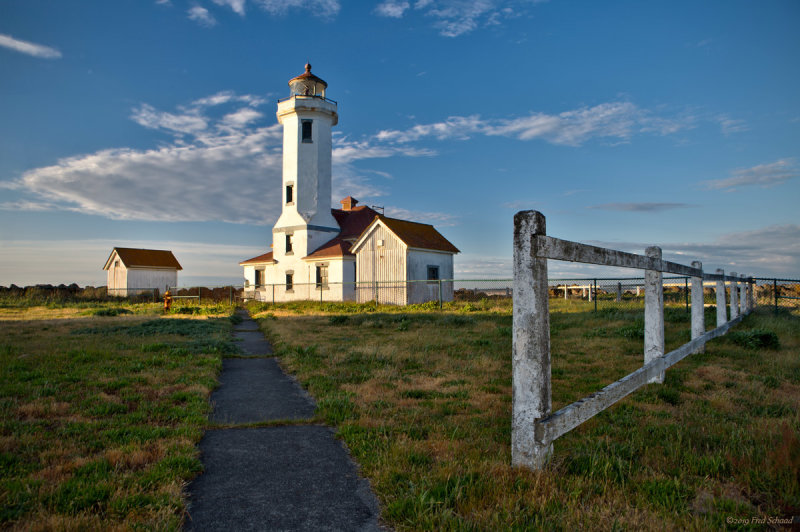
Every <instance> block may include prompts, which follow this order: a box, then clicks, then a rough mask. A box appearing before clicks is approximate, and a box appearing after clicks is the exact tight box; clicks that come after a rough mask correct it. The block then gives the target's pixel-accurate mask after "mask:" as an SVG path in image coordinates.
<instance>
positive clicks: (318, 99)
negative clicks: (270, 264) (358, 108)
mask: <svg viewBox="0 0 800 532" xmlns="http://www.w3.org/2000/svg"><path fill="white" fill-rule="evenodd" d="M289 87H290V91H291V92H290V96H289V97H288V98H286V99H284V100H282V101H280V102H278V112H277V115H278V122H279V123H280V124H282V125H283V208H282V211H281V216H280V218H278V222H277V223H276V224H275V227H274V228H273V230H272V236H273V253H274V257H275V259H277V260H280V259H281V258H285V257H286V256H287V255H288V256H295V257H300V258H301V257H305V256H306V255H308V254H310V253H311V252H312V251H314V250H315V249H317V248H318V247H319V246H321V245H322V244H323V243H325V242H327V241H328V240H330V239H331V238H333V237H334V236H336V235H337V234H338V233H339V224H337V223H336V220H335V219H334V218H333V215H331V150H332V144H331V128H332V127H333V126H335V125H336V124H337V122H338V120H339V115H338V114H337V113H336V102H334V101H333V100H329V99H327V98H326V97H325V89H327V87H328V84H327V83H325V82H324V81H323V80H322V79H320V78H318V77H317V76H315V75H314V74H312V73H311V65H310V64H306V71H305V72H304V73H302V74H300V75H299V76H297V77H296V78H292V79H291V80H289Z"/></svg>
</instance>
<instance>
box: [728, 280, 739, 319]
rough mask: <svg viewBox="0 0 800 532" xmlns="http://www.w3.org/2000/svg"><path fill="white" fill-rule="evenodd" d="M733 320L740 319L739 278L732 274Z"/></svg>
mask: <svg viewBox="0 0 800 532" xmlns="http://www.w3.org/2000/svg"><path fill="white" fill-rule="evenodd" d="M730 279H731V320H735V319H736V318H738V317H739V280H738V279H739V276H738V275H737V274H736V272H731V275H730Z"/></svg>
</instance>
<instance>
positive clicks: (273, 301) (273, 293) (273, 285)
mask: <svg viewBox="0 0 800 532" xmlns="http://www.w3.org/2000/svg"><path fill="white" fill-rule="evenodd" d="M272 304H273V305H274V304H275V283H272Z"/></svg>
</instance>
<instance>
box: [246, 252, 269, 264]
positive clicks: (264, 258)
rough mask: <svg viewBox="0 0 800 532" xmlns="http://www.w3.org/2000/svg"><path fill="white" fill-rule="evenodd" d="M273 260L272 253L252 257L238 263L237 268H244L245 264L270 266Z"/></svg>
mask: <svg viewBox="0 0 800 532" xmlns="http://www.w3.org/2000/svg"><path fill="white" fill-rule="evenodd" d="M274 262H275V259H274V258H273V257H272V252H271V251H270V252H269V253H264V254H263V255H259V256H258V257H253V258H252V259H247V260H243V261H242V262H240V263H239V266H244V265H245V264H270V263H274Z"/></svg>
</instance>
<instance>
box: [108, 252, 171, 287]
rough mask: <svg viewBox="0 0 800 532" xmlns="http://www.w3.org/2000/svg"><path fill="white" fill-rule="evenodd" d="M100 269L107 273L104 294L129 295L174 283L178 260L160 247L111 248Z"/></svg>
mask: <svg viewBox="0 0 800 532" xmlns="http://www.w3.org/2000/svg"><path fill="white" fill-rule="evenodd" d="M103 269H104V270H106V271H107V272H108V282H107V283H106V284H107V286H108V295H110V296H122V297H127V296H132V295H136V294H139V293H141V292H143V291H151V290H153V289H158V290H166V289H167V288H168V287H175V286H178V270H182V269H183V268H182V267H181V265H180V263H178V259H176V258H175V255H173V254H172V252H171V251H166V250H161V249H136V248H114V249H113V250H111V255H109V257H108V260H107V261H106V264H105V266H103Z"/></svg>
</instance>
